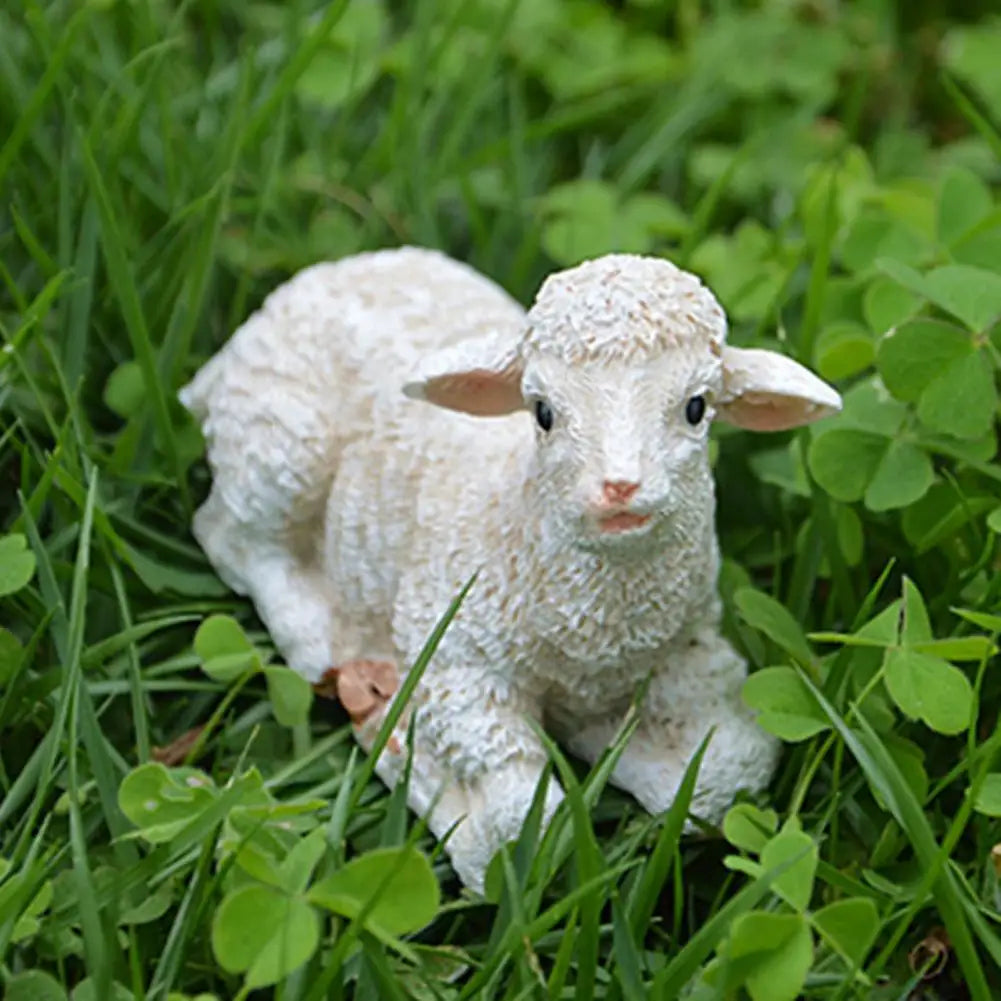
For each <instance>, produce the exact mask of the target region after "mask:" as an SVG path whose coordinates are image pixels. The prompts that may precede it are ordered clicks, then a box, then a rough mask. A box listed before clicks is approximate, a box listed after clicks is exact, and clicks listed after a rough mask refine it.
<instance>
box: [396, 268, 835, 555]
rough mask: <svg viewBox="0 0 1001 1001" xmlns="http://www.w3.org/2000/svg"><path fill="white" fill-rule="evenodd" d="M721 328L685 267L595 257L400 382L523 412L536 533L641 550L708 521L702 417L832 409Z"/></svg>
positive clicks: (765, 422)
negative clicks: (506, 321)
mask: <svg viewBox="0 0 1001 1001" xmlns="http://www.w3.org/2000/svg"><path fill="white" fill-rule="evenodd" d="M725 341H726V318H725V316H724V313H723V310H722V308H721V307H720V305H719V303H718V302H717V301H716V299H715V297H714V296H713V295H712V293H711V292H710V291H709V290H708V289H707V288H705V286H703V285H702V284H701V283H700V282H699V280H698V279H697V278H696V277H695V276H694V275H691V274H688V273H687V272H684V271H681V270H679V269H678V268H676V267H675V266H674V265H673V264H671V263H670V262H668V261H665V260H660V259H657V258H650V257H638V256H632V255H610V256H607V257H602V258H599V259H598V260H595V261H589V262H586V263H584V264H581V265H579V266H578V267H576V268H573V269H571V270H569V271H563V272H560V273H558V274H555V275H552V276H550V277H549V278H548V279H547V280H546V281H545V283H544V284H543V286H542V288H541V290H540V291H539V294H538V296H537V298H536V300H535V303H534V305H533V306H532V308H531V310H530V311H529V313H528V316H527V319H526V323H525V326H524V328H523V329H522V330H521V332H520V334H519V333H517V332H512V331H503V332H497V333H495V334H492V335H487V336H484V337H479V338H476V339H473V340H469V341H465V342H462V343H460V344H457V345H454V346H452V347H450V348H447V349H444V350H442V351H440V352H438V353H437V354H435V355H433V356H431V357H430V358H428V359H425V361H424V364H423V365H422V366H421V371H420V372H419V373H418V376H417V378H416V379H415V381H414V382H412V383H410V384H408V386H407V387H406V392H407V393H408V395H410V396H413V397H416V398H419V399H424V400H427V401H429V402H431V403H435V404H437V405H439V406H443V407H447V408H450V409H453V410H458V411H462V412H464V413H467V414H476V415H480V416H499V415H503V414H510V413H512V412H514V411H516V410H525V411H527V412H528V415H530V418H531V419H532V420H533V421H534V424H535V441H536V448H535V455H534V459H533V463H534V465H533V475H532V484H531V488H532V490H533V491H534V492H535V494H536V496H537V497H538V498H539V499H540V500H541V501H542V506H541V508H540V510H541V511H542V512H544V514H543V517H544V519H545V521H546V525H545V528H546V529H547V534H548V535H549V536H550V537H552V536H553V535H554V534H555V535H557V536H558V537H559V538H560V539H562V540H563V541H565V542H566V543H568V544H571V545H577V546H580V547H583V548H585V549H597V550H602V551H608V552H609V553H611V552H615V551H620V552H627V551H630V550H635V549H637V548H639V547H642V548H644V549H646V550H650V549H651V548H654V549H656V548H658V546H659V544H663V545H668V544H670V542H671V540H672V538H675V537H676V536H677V535H678V534H683V535H685V536H688V537H691V536H692V534H693V533H696V534H701V532H700V529H703V528H705V527H706V526H707V525H709V526H711V519H712V513H713V504H712V480H711V475H710V468H709V458H708V434H709V425H710V423H711V421H712V420H713V419H714V418H718V419H721V420H725V421H729V422H731V423H734V424H737V425H739V426H740V427H745V428H751V429H754V430H763V431H766V430H783V429H786V428H792V427H796V426H799V425H801V424H806V423H808V422H810V421H813V420H816V419H818V418H819V417H822V416H824V415H825V414H829V413H831V412H833V411H836V410H838V409H839V408H840V405H841V401H840V397H839V396H838V394H837V393H836V392H835V391H834V390H833V389H831V387H830V386H828V385H827V384H826V383H824V382H822V381H821V380H820V379H818V378H817V377H816V376H814V375H813V374H812V373H810V372H809V371H808V370H807V369H805V368H804V367H802V366H801V365H799V364H797V363H796V362H794V361H792V360H791V359H790V358H787V357H785V356H784V355H781V354H778V353H776V352H772V351H764V350H754V349H740V348H733V347H728V346H726V343H725Z"/></svg>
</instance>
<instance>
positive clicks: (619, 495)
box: [601, 480, 640, 504]
mask: <svg viewBox="0 0 1001 1001" xmlns="http://www.w3.org/2000/svg"><path fill="white" fill-rule="evenodd" d="M639 488H640V485H639V484H638V483H630V482H629V481H628V480H605V482H604V483H603V484H602V487H601V490H602V495H603V499H604V501H605V503H606V504H626V503H628V502H629V499H630V498H631V497H632V496H633V494H635V493H636V491H637V490H639Z"/></svg>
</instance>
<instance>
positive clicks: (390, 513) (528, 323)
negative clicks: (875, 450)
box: [181, 248, 841, 888]
mask: <svg viewBox="0 0 1001 1001" xmlns="http://www.w3.org/2000/svg"><path fill="white" fill-rule="evenodd" d="M181 399H182V401H183V403H184V404H185V406H186V407H187V408H188V409H189V410H190V411H191V412H192V413H193V414H194V415H195V416H196V418H197V419H198V421H199V422H200V423H201V426H202V428H203V431H204V434H205V438H206V441H207V443H208V462H209V465H210V467H211V470H212V473H213V486H212V491H211V493H210V495H209V497H208V499H207V500H206V502H205V503H204V505H203V506H202V507H201V508H200V509H199V511H198V513H197V515H196V517H195V522H194V533H195V536H196V537H197V539H198V541H199V542H200V543H201V545H202V547H203V548H204V549H205V551H206V553H207V554H208V556H209V559H210V560H211V561H212V564H213V565H214V566H215V568H216V570H217V571H218V573H219V575H220V576H221V577H222V579H223V580H224V581H225V582H226V583H227V584H228V585H229V586H230V587H231V588H233V589H234V590H235V591H237V592H238V593H240V594H245V595H248V596H249V597H250V598H251V600H252V601H253V602H254V605H255V606H256V608H257V610H258V612H259V614H260V616H261V618H262V620H263V621H264V622H265V624H266V625H267V627H268V629H269V630H270V633H271V636H272V638H273V640H274V642H275V644H276V646H277V647H278V649H279V650H280V651H281V653H282V654H283V656H284V657H285V659H286V661H287V662H288V664H289V665H290V666H291V667H292V668H293V669H294V670H296V671H298V672H299V673H301V674H302V675H304V676H305V677H306V678H308V679H309V680H310V681H312V682H314V683H317V684H320V685H326V686H327V687H328V688H330V687H332V688H333V689H334V690H336V691H337V692H338V693H339V694H340V696H341V698H342V701H344V703H345V705H346V707H347V708H348V710H349V711H350V712H351V715H352V719H353V721H354V723H355V729H356V733H357V735H358V739H359V741H360V742H361V743H362V745H363V746H371V741H372V739H373V737H374V735H375V733H376V732H377V730H378V727H379V724H380V722H381V720H382V714H383V713H384V712H385V708H386V706H387V705H388V704H389V702H390V700H391V698H392V696H393V693H394V691H395V690H396V687H397V682H398V680H399V678H401V677H402V676H403V675H404V673H405V672H406V670H407V669H408V667H409V665H410V664H412V663H413V661H414V659H415V657H416V656H417V654H418V653H419V651H420V650H421V647H422V646H423V645H424V643H425V641H426V640H427V637H428V635H429V633H430V632H431V630H432V628H433V627H434V625H435V623H436V622H437V621H438V620H439V619H440V617H441V616H442V614H443V613H444V612H445V610H446V608H447V607H448V605H449V603H450V602H451V601H452V599H453V598H454V597H455V595H456V594H457V592H458V591H459V590H460V589H461V587H462V585H463V584H464V583H465V582H466V581H467V580H468V579H469V578H470V577H471V575H472V574H473V573H474V572H478V576H477V579H476V581H475V584H474V586H473V588H472V590H471V591H470V592H469V594H468V596H467V598H466V600H465V602H464V604H463V606H462V608H461V609H460V611H459V613H458V615H457V617H456V619H455V620H454V622H453V623H452V624H451V626H450V627H449V629H448V630H447V632H446V634H445V637H444V640H443V641H442V643H441V645H440V647H439V649H438V651H437V653H436V654H435V656H434V658H433V660H432V662H431V664H430V666H429V668H428V670H427V672H426V674H425V675H424V678H423V679H422V681H421V684H420V685H419V686H418V688H417V691H416V694H415V697H414V699H413V701H412V703H411V706H410V707H409V712H408V715H409V713H413V714H414V717H415V718H414V720H413V725H414V746H413V756H414V757H413V768H412V776H411V780H410V805H411V807H412V808H413V809H414V810H415V811H416V812H417V813H419V814H421V815H424V816H427V817H428V821H429V824H430V828H431V830H432V831H433V832H434V833H435V834H436V835H437V836H439V837H441V836H443V835H444V834H445V833H446V832H447V831H449V830H450V829H451V828H452V827H453V825H456V823H457V822H459V823H458V826H457V827H456V829H455V830H454V831H453V833H452V835H451V837H450V839H449V841H448V844H447V848H448V851H449V854H450V856H451V859H452V862H453V865H454V867H455V869H456V871H457V872H458V874H459V876H460V877H461V879H462V880H463V881H464V882H465V883H466V884H467V885H469V886H470V887H473V888H482V883H483V877H484V873H485V869H486V866H487V863H488V862H489V860H490V858H491V856H492V855H493V853H494V852H495V851H496V849H497V848H498V847H499V846H500V845H501V844H502V843H503V842H504V841H506V840H509V839H511V838H514V837H516V836H517V833H518V831H519V830H520V825H521V823H522V821H523V818H524V815H525V813H526V812H527V810H528V807H529V805H530V803H531V800H532V796H533V792H534V790H535V788H536V783H537V781H538V779H539V775H540V771H541V769H542V768H543V765H544V762H545V752H544V750H543V747H542V746H541V744H540V742H539V740H538V738H537V736H536V734H535V732H534V731H533V728H532V726H531V725H530V723H529V721H530V720H534V721H537V722H538V723H540V724H541V725H543V726H544V727H545V728H546V729H547V731H548V732H549V733H551V734H552V735H553V736H554V737H555V738H556V739H557V740H558V741H560V742H561V743H562V745H563V746H564V747H566V748H567V749H569V750H570V751H571V752H573V753H574V754H576V755H579V756H580V757H582V758H584V759H586V760H589V761H593V760H594V759H595V758H597V757H598V755H600V754H601V753H602V751H603V750H604V749H605V748H606V747H607V745H608V743H609V741H610V740H611V739H612V737H613V736H614V734H615V732H616V730H617V729H618V727H619V725H620V724H621V722H622V718H623V714H624V712H625V711H626V709H627V708H628V706H629V704H630V702H631V700H632V699H633V698H634V695H635V693H636V691H637V687H638V686H639V685H640V684H642V683H643V682H644V681H645V679H647V677H648V676H652V680H651V682H650V685H649V688H648V690H647V692H646V696H645V699H644V701H643V703H642V706H641V709H640V722H639V727H638V729H637V731H636V733H635V736H634V737H633V738H632V740H631V742H630V743H629V745H628V746H627V748H626V750H625V752H624V753H623V755H622V757H621V759H620V761H619V763H618V765H617V767H616V769H615V772H614V774H613V776H612V780H613V782H614V783H616V784H617V785H619V786H620V787H622V788H623V789H625V790H627V791H628V792H629V793H631V794H632V795H633V796H635V797H636V799H637V800H639V802H640V803H641V804H642V805H643V806H644V807H645V808H646V809H647V810H649V811H651V812H654V813H656V812H659V811H662V810H664V809H666V808H667V807H668V806H669V805H670V804H671V802H672V799H673V797H674V795H675V791H676V789H677V786H678V783H679V782H680V779H681V776H682V774H683V772H684V769H685V766H686V764H687V762H688V761H689V759H690V757H691V755H692V753H693V751H694V750H695V749H696V747H697V746H698V745H699V743H700V742H701V741H702V739H703V738H704V737H705V735H706V733H707V732H708V731H709V729H710V728H714V729H715V734H714V736H713V739H712V741H711V742H710V745H709V749H708V752H707V754H706V756H705V759H704V761H703V764H702V768H701V772H700V776H699V782H698V786H697V790H696V794H695V797H694V800H693V806H692V810H693V813H695V814H696V815H698V816H700V817H703V818H705V819H706V820H708V821H711V822H715V821H718V820H719V819H720V817H721V816H722V813H723V812H724V811H725V809H726V807H727V806H728V805H729V803H730V801H731V800H732V797H733V795H734V793H735V792H736V791H737V790H738V789H739V788H747V789H752V790H754V789H759V788H761V787H762V786H763V785H765V784H766V783H767V781H768V778H769V776H770V773H771V771H772V768H773V766H774V763H775V759H776V753H777V747H776V743H775V741H774V739H773V738H772V737H770V736H769V735H768V734H766V733H765V732H764V731H762V730H761V729H760V728H759V727H758V726H757V725H756V723H755V722H754V719H753V716H752V714H751V713H750V712H749V710H748V709H747V708H746V707H745V706H744V705H743V703H742V702H741V698H740V690H741V686H742V684H743V681H744V678H745V674H746V666H745V664H744V662H743V660H742V659H741V657H740V656H738V654H737V653H736V652H735V651H734V650H733V649H732V647H731V646H730V644H729V643H728V642H727V641H726V640H725V639H724V638H723V637H722V636H721V635H720V632H719V621H720V603H719V599H718V597H717V593H716V578H717V572H718V568H719V552H718V546H717V541H716V534H715V528H714V492H713V480H712V475H711V471H710V464H709V453H708V441H709V425H710V423H711V422H712V421H713V420H723V421H728V422H730V423H732V424H736V425H738V426H740V427H743V428H751V429H754V430H758V431H768V430H781V429H785V428H792V427H796V426H798V425H802V424H805V423H807V422H810V421H813V420H816V419H818V418H820V417H823V416H824V415H826V414H829V413H832V412H834V411H836V410H838V409H839V408H840V405H841V401H840V397H839V396H838V394H837V393H836V392H835V391H834V390H833V389H832V388H831V387H829V386H828V385H827V384H826V383H824V382H822V381H821V380H820V379H818V378H817V377H816V376H814V375H813V374H811V373H810V372H809V371H808V370H807V369H805V368H803V367H802V366H801V365H799V364H797V363H796V362H794V361H792V360H791V359H789V358H787V357H785V356H783V355H781V354H778V353H775V352H771V351H764V350H751V349H740V348H734V347H728V346H727V345H726V319H725V316H724V313H723V310H722V309H721V307H720V306H719V304H718V302H717V301H716V299H715V298H714V296H713V295H712V294H711V293H710V292H709V291H708V290H707V289H706V288H705V287H704V286H703V285H702V284H701V283H700V282H699V280H698V279H697V278H695V277H694V276H693V275H690V274H688V273H686V272H684V271H681V270H679V269H678V268H677V267H675V266H674V265H672V264H671V263H669V262H668V261H666V260H660V259H655V258H650V257H638V256H631V255H619V254H616V255H610V256H607V257H602V258H600V259H598V260H594V261H588V262H586V263H584V264H581V265H579V266H578V267H575V268H572V269H570V270H567V271H563V272H560V273H558V274H554V275H552V276H550V277H549V278H548V279H547V280H546V281H545V283H544V284H543V285H542V288H541V290H540V291H539V293H538V296H537V298H536V300H535V303H534V305H533V306H532V307H531V309H530V310H529V311H528V312H527V313H526V312H525V311H524V310H523V309H522V308H521V307H520V306H519V305H518V303H516V302H515V301H514V300H513V299H512V298H510V297H509V296H508V295H507V294H506V293H505V292H503V291H502V290H501V289H500V288H499V287H498V286H497V285H495V284H494V283H493V282H491V281H489V280H488V279H487V278H485V277H483V276H482V275H479V274H477V273H476V272H475V271H473V270H472V269H470V268H469V267H467V266H465V265H463V264H460V263H457V262H456V261H453V260H450V259H449V258H447V257H445V256H443V255H441V254H439V253H437V252H434V251H429V250H420V249H414V248H403V249H399V250H389V251H380V252H377V253H368V254H359V255H357V256H354V257H349V258H347V259H345V260H341V261H338V262H335V263H327V264H320V265H317V266H314V267H311V268H308V269H307V270H305V271H302V272H301V273H299V274H298V275H296V276H295V277H294V278H292V279H291V280H290V281H288V282H287V283H286V284H284V285H283V286H281V287H280V288H279V289H278V290H277V291H275V292H274V293H273V294H272V295H271V296H269V297H268V299H267V300H266V301H265V303H264V305H263V306H262V307H261V309H260V310H259V311H258V312H257V313H255V314H254V315H253V316H251V317H250V319H249V320H247V322H246V323H244V324H243V326H241V327H240V329H239V330H237V331H236V333H235V334H234V335H233V337H232V339H231V340H230V341H229V343H228V344H227V345H226V346H225V347H224V348H223V349H222V350H221V351H220V352H219V353H218V354H217V355H216V356H215V357H214V358H212V359H211V360H210V361H209V362H208V363H207V364H206V365H205V366H204V367H203V368H202V370H201V371H200V372H199V373H198V374H197V375H196V377H195V378H194V380H193V381H192V382H191V383H190V385H188V386H187V387H186V388H185V389H184V390H183V391H182V393H181ZM418 401H423V402H418ZM405 736H406V731H405V728H404V726H403V725H402V724H401V725H400V728H399V733H398V734H397V735H396V736H394V739H393V740H391V742H390V744H389V746H388V747H387V748H386V750H385V751H384V752H383V753H382V755H381V756H380V759H379V762H378V766H377V770H378V774H379V775H380V776H381V777H382V779H383V780H384V781H385V782H387V783H389V784H392V783H394V782H395V781H396V780H397V779H398V777H399V776H400V774H401V773H402V770H403V766H404V753H405V751H404V750H403V748H404V741H405ZM561 796H562V794H561V791H560V789H559V788H558V786H557V785H556V783H555V782H552V783H551V784H550V791H549V799H548V802H547V810H548V811H549V812H550V813H551V812H552V810H553V809H555V807H556V805H557V803H558V802H559V800H560V798H561ZM460 821H461V822H460Z"/></svg>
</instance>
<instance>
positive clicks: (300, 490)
mask: <svg viewBox="0 0 1001 1001" xmlns="http://www.w3.org/2000/svg"><path fill="white" fill-rule="evenodd" d="M523 315H524V314H523V311H522V309H521V307H520V306H519V305H518V304H517V303H516V302H515V301H514V300H513V299H512V298H510V297H509V296H508V295H507V294H506V293H505V292H504V291H503V290H501V289H500V288H499V286H497V285H496V284H494V283H493V282H492V281H490V280H489V279H487V278H485V277H483V276H482V275H480V274H478V273H477V272H475V271H474V270H473V269H471V268H469V267H467V266H466V265H464V264H461V263H459V262H457V261H454V260H451V259H450V258H448V257H446V256H444V255H443V254H440V253H438V252H436V251H429V250H423V249H418V248H411V247H404V248H400V249H397V250H390V251H378V252H374V253H365V254H358V255H355V256H353V257H349V258H345V259H343V260H340V261H336V262H332V263H323V264H318V265H314V266H313V267H310V268H307V269H305V270H304V271H301V272H299V274H297V275H295V276H294V277H293V278H292V279H290V280H289V281H288V282H286V283H285V284H284V285H282V286H280V287H279V288H278V289H276V290H275V291H274V292H273V293H272V294H271V295H270V296H268V298H267V299H266V300H265V302H264V304H263V305H262V307H261V308H260V310H258V311H257V312H256V313H255V314H254V315H253V316H251V317H250V318H249V319H248V320H247V321H246V322H245V323H244V324H243V325H242V326H241V327H240V328H239V329H238V330H237V331H236V332H235V333H234V335H233V336H232V337H231V338H230V340H229V342H228V343H227V344H226V345H225V346H224V347H223V348H222V349H221V350H220V351H219V352H218V353H217V354H216V355H215V356H214V357H213V358H212V359H211V360H210V361H209V362H208V363H207V364H206V365H205V366H204V367H203V368H202V369H201V370H200V371H199V372H198V374H197V375H196V376H195V378H194V379H193V380H192V382H191V383H190V384H189V385H188V386H186V387H185V388H184V390H182V392H181V394H180V396H181V400H182V402H183V403H184V405H185V406H186V407H187V408H188V409H189V410H190V411H191V412H192V413H193V414H194V415H195V416H196V418H197V419H198V420H199V422H200V424H201V427H202V430H203V433H204V435H205V437H206V440H207V443H208V460H209V464H210V466H211V467H212V471H213V475H214V481H215V484H216V486H217V488H218V489H219V492H220V494H221V496H222V498H223V500H224V503H225V504H226V507H227V508H229V509H230V510H231V511H232V512H233V513H234V514H235V515H236V516H237V517H238V518H239V519H240V520H242V521H246V522H248V523H261V524H263V523H268V524H272V523H273V524H275V525H279V524H284V523H286V522H289V521H292V522H299V523H302V522H310V521H312V520H313V519H315V518H316V517H317V516H318V513H319V512H320V511H321V510H322V507H323V504H324V501H325V500H326V497H327V494H328V492H329V489H330V485H331V482H332V479H333V477H334V475H335V473H336V469H337V464H338V461H339V459H340V457H341V455H342V453H343V451H344V449H345V448H346V447H347V446H349V445H350V444H351V443H353V442H356V441H359V440H361V439H364V438H365V437H366V436H371V435H372V434H373V431H374V430H375V429H376V427H377V424H378V422H385V421H386V418H387V415H388V417H389V418H390V423H395V422H396V418H397V416H398V412H399V411H400V409H401V408H402V407H404V406H407V407H409V409H410V412H411V413H413V404H412V403H409V401H407V400H406V399H405V398H404V397H403V395H402V392H401V387H402V385H403V383H404V382H405V381H406V380H407V378H408V376H409V375H410V374H411V373H412V372H413V371H414V370H415V368H416V367H417V364H418V360H419V359H420V358H421V356H422V355H424V354H426V353H428V352H430V351H433V350H436V349H437V348H441V347H445V346H447V345H448V344H451V343H454V342H455V341H458V340H461V339H462V338H464V337H467V336H474V335H476V334H478V333H481V332H485V331H488V330H496V329H503V330H510V335H511V337H512V338H516V337H517V336H518V331H519V328H520V324H521V321H522V318H523ZM384 444H385V443H384ZM376 461H377V460H376Z"/></svg>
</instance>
